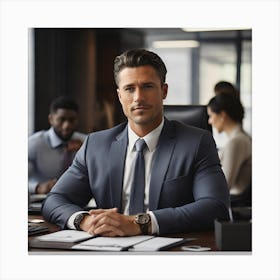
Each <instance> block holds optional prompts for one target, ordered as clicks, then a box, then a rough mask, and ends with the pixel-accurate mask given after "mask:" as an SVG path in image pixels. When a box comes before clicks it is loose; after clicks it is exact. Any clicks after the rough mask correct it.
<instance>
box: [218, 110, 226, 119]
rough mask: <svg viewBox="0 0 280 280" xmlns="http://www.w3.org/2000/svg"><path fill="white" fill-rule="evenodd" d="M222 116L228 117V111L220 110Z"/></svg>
mask: <svg viewBox="0 0 280 280" xmlns="http://www.w3.org/2000/svg"><path fill="white" fill-rule="evenodd" d="M220 116H221V117H222V118H226V117H227V113H226V112H225V111H224V110H223V111H221V112H220Z"/></svg>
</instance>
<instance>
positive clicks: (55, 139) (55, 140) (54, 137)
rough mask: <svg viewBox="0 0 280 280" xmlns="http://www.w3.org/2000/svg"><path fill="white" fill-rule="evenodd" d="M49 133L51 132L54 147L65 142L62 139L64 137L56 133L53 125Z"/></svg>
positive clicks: (50, 137)
mask: <svg viewBox="0 0 280 280" xmlns="http://www.w3.org/2000/svg"><path fill="white" fill-rule="evenodd" d="M48 134H49V139H50V144H51V147H52V148H57V147H58V146H60V145H62V144H63V143H64V142H63V141H62V139H61V138H59V137H58V136H57V134H56V133H55V131H54V129H53V127H51V128H50V129H49V130H48Z"/></svg>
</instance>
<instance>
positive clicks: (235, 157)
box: [207, 93, 252, 195]
mask: <svg viewBox="0 0 280 280" xmlns="http://www.w3.org/2000/svg"><path fill="white" fill-rule="evenodd" d="M207 112H208V115H209V120H208V122H209V124H211V125H212V126H214V127H215V128H216V129H217V131H218V132H219V133H221V132H223V131H224V132H226V133H227V135H228V140H227V142H226V144H225V146H224V147H223V148H222V149H221V150H219V157H220V161H221V165H222V169H223V171H224V173H225V176H226V179H227V182H228V186H229V189H230V194H231V195H240V194H242V193H243V192H244V191H245V190H246V188H248V187H249V186H250V184H251V177H252V140H251V137H250V136H249V135H248V134H247V133H246V132H245V131H244V130H243V129H242V120H243V117H244V109H243V106H242V104H241V102H240V100H239V99H238V98H237V97H236V96H234V95H232V94H227V93H221V94H219V95H217V96H215V97H213V98H212V99H211V100H210V101H209V103H208V105H207Z"/></svg>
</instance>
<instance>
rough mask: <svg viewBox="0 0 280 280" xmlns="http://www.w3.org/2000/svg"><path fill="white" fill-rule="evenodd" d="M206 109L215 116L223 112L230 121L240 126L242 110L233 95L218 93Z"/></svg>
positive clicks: (242, 115)
mask: <svg viewBox="0 0 280 280" xmlns="http://www.w3.org/2000/svg"><path fill="white" fill-rule="evenodd" d="M207 107H209V108H210V109H211V111H213V112H214V113H216V114H219V113H221V112H222V111H225V112H226V113H227V114H228V116H229V117H230V118H231V119H232V120H234V121H236V122H238V123H241V124H242V120H243V118H244V108H243V106H242V104H241V102H240V100H239V98H238V97H237V96H235V95H233V94H228V93H224V92H223V93H220V94H218V95H216V96H215V97H213V98H211V99H210V101H209V103H208V105H207Z"/></svg>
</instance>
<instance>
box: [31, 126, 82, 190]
mask: <svg viewBox="0 0 280 280" xmlns="http://www.w3.org/2000/svg"><path fill="white" fill-rule="evenodd" d="M85 138H86V135H85V134H82V133H79V132H74V133H73V135H72V137H71V140H74V139H78V140H81V141H84V139H85ZM63 143H64V142H63V140H62V139H60V138H59V137H58V136H57V135H56V133H55V132H54V129H53V128H52V127H51V128H50V129H49V130H42V131H38V132H36V133H35V134H33V135H31V136H30V137H29V139H28V188H29V192H30V193H31V194H33V193H35V190H36V186H37V185H38V183H40V182H44V181H47V180H51V179H54V178H56V179H58V178H59V177H60V176H61V174H62V173H63V172H64V171H65V164H64V162H63V160H64V159H63V154H64V148H63V146H62V145H63ZM75 154H76V152H71V154H70V157H71V158H72V160H73V158H74V156H75Z"/></svg>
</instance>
